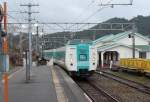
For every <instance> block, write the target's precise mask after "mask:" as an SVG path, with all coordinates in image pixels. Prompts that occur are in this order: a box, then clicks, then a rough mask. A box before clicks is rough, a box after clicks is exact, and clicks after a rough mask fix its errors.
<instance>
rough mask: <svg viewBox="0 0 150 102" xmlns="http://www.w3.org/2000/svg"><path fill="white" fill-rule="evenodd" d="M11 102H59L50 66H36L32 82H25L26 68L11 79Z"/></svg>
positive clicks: (1, 100) (1, 88) (1, 94)
mask: <svg viewBox="0 0 150 102" xmlns="http://www.w3.org/2000/svg"><path fill="white" fill-rule="evenodd" d="M0 86H1V87H0V92H1V93H0V102H4V101H3V99H2V98H3V97H1V96H3V87H2V86H3V85H2V84H1V85H0ZM9 102H57V97H56V92H55V88H54V85H53V80H52V75H51V70H50V68H49V67H46V66H43V67H34V68H32V75H31V81H30V83H28V84H27V83H25V70H24V69H23V70H21V71H19V72H18V73H16V74H15V75H14V76H13V77H11V79H10V80H9Z"/></svg>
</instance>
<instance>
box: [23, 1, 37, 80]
mask: <svg viewBox="0 0 150 102" xmlns="http://www.w3.org/2000/svg"><path fill="white" fill-rule="evenodd" d="M20 6H26V7H28V11H25V12H22V13H27V14H28V36H29V57H28V61H27V62H28V64H29V65H28V68H26V81H27V82H28V81H29V80H30V69H31V67H32V26H31V25H32V23H31V21H32V18H31V15H32V14H33V13H39V12H33V11H32V10H31V9H32V7H33V6H39V5H38V4H32V3H28V4H22V5H20Z"/></svg>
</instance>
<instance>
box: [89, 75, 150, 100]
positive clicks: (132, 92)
mask: <svg viewBox="0 0 150 102" xmlns="http://www.w3.org/2000/svg"><path fill="white" fill-rule="evenodd" d="M89 80H90V81H92V82H93V83H96V84H97V85H98V86H99V87H101V88H103V89H104V90H105V91H107V92H108V93H110V94H111V95H112V96H114V97H116V98H117V99H118V100H119V101H120V102H150V95H148V94H145V93H142V92H140V91H137V90H136V89H134V88H131V87H129V86H127V85H124V84H121V83H119V82H117V81H114V80H111V79H108V78H105V77H103V76H100V75H97V74H95V75H93V76H92V77H90V78H89Z"/></svg>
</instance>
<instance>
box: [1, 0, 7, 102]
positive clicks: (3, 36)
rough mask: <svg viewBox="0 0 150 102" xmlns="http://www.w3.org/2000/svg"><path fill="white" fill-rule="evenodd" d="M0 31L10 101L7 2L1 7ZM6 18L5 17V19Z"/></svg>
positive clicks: (5, 86)
mask: <svg viewBox="0 0 150 102" xmlns="http://www.w3.org/2000/svg"><path fill="white" fill-rule="evenodd" d="M3 8H4V10H3ZM0 18H1V19H0V33H1V39H2V55H3V59H2V60H3V72H4V73H3V81H4V102H8V71H9V51H8V49H9V47H8V38H7V2H6V1H5V2H4V7H2V6H1V9H0ZM3 18H4V19H3ZM2 21H4V31H2V25H1V22H2Z"/></svg>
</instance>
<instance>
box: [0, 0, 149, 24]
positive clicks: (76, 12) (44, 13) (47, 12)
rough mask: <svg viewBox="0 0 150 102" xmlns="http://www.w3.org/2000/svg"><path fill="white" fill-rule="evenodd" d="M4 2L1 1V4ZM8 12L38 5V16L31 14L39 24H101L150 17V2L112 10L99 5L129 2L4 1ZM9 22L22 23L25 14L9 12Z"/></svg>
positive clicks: (135, 1) (137, 0)
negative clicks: (139, 16) (119, 18)
mask: <svg viewBox="0 0 150 102" xmlns="http://www.w3.org/2000/svg"><path fill="white" fill-rule="evenodd" d="M3 1H4V0H1V2H3ZM6 1H7V2H8V10H9V11H25V10H27V8H26V7H20V4H27V3H29V2H32V3H33V4H39V5H40V6H39V7H33V11H39V12H40V13H39V14H33V18H36V19H37V20H38V21H40V22H95V23H96V22H97V23H99V22H103V21H105V20H107V19H110V18H112V17H121V18H127V19H131V18H133V17H135V16H137V15H143V16H149V15H150V0H133V5H132V6H115V7H114V8H111V7H105V8H104V9H103V10H101V11H98V10H99V9H101V8H102V7H101V6H99V4H101V2H102V3H107V2H109V1H111V3H129V2H130V0H6ZM9 15H10V16H12V17H13V18H15V21H14V19H12V17H11V18H10V17H9V22H10V21H13V22H22V21H23V19H26V18H27V15H26V14H20V13H12V12H9Z"/></svg>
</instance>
